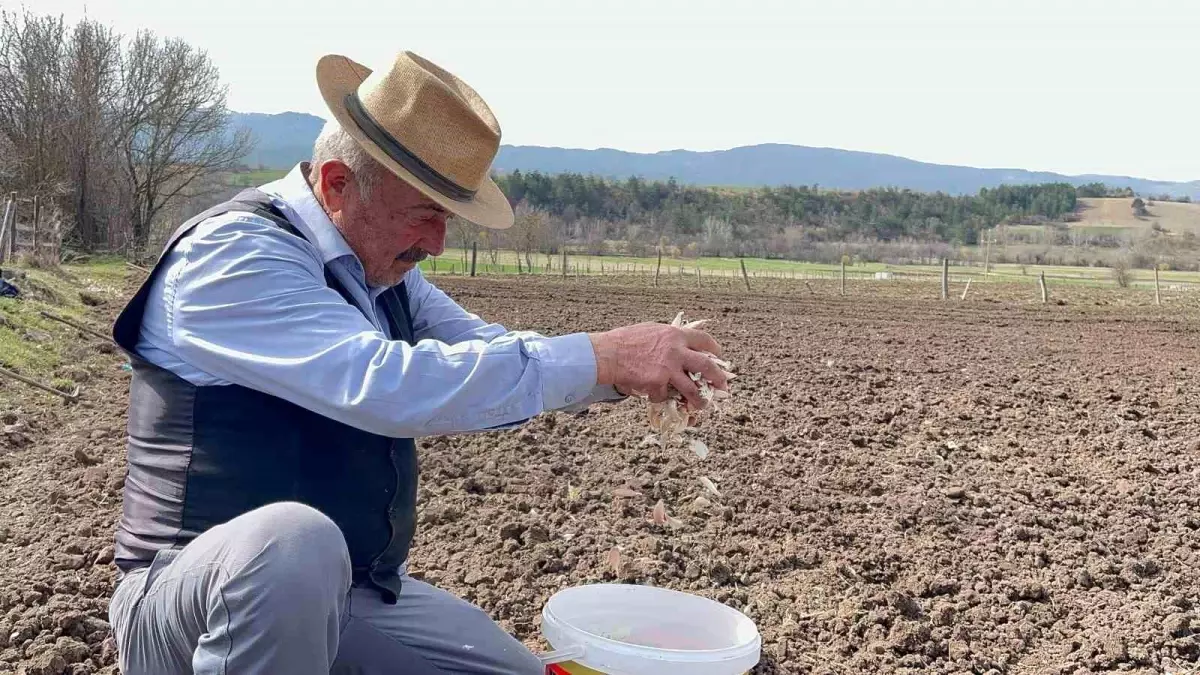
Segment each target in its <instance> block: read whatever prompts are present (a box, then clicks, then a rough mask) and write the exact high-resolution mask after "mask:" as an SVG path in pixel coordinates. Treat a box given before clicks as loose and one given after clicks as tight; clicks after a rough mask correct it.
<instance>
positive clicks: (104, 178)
mask: <svg viewBox="0 0 1200 675" xmlns="http://www.w3.org/2000/svg"><path fill="white" fill-rule="evenodd" d="M225 96H226V88H225V86H224V85H223V84H222V82H221V79H220V76H219V73H218V72H217V69H216V67H215V66H214V65H213V63H212V62H211V60H210V59H209V57H208V56H207V54H206V53H205V52H204V51H203V50H201V49H198V48H196V47H193V46H191V45H189V44H187V43H186V42H184V41H182V40H178V39H171V38H168V39H160V38H159V37H158V36H156V35H155V34H154V33H153V32H151V31H145V30H143V31H139V32H138V33H137V34H136V35H132V36H126V35H121V34H118V33H116V32H114V31H113V30H112V29H111V28H109V27H107V26H104V25H101V24H100V23H98V22H96V21H93V20H89V19H84V20H82V21H80V22H79V23H77V24H74V25H68V24H67V23H66V22H65V21H64V20H63V19H62V18H61V17H54V16H42V15H35V14H31V13H29V12H28V11H26V12H24V13H21V14H16V13H13V12H7V11H5V12H2V13H0V189H3V190H4V191H6V192H7V191H13V190H15V191H18V192H19V193H20V194H22V195H23V196H32V195H38V196H40V197H41V199H42V202H43V204H48V205H51V206H52V208H53V209H55V210H57V212H58V217H59V219H60V222H61V223H62V226H63V230H64V243H66V244H68V245H71V246H74V247H78V248H82V249H85V250H94V249H123V250H127V251H130V252H134V253H139V252H143V251H145V250H146V249H147V248H148V247H149V246H150V244H151V239H152V235H154V234H155V232H154V229H155V227H156V226H157V225H159V224H160V223H162V222H163V221H165V220H167V218H165V216H166V215H167V214H168V213H169V212H170V211H171V210H172V209H175V208H178V207H180V205H181V204H183V203H184V202H186V201H187V200H189V199H194V198H197V197H200V196H202V195H204V194H207V193H211V192H216V191H219V190H220V189H222V188H224V186H223V185H222V184H221V181H222V179H221V178H218V176H219V175H220V174H222V173H223V172H225V171H228V170H229V169H231V168H233V167H234V166H236V165H237V163H238V162H239V161H240V160H241V158H242V157H244V156H245V155H246V154H247V152H249V150H250V149H251V147H252V141H251V138H250V136H249V133H248V132H244V131H242V132H238V133H231V132H230V130H229V129H228V126H227V118H228V113H227V110H226V106H225ZM160 234H161V233H160Z"/></svg>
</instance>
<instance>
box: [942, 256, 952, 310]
mask: <svg viewBox="0 0 1200 675" xmlns="http://www.w3.org/2000/svg"><path fill="white" fill-rule="evenodd" d="M949 297H950V259H949V258H942V299H943V300H945V299H946V298H949Z"/></svg>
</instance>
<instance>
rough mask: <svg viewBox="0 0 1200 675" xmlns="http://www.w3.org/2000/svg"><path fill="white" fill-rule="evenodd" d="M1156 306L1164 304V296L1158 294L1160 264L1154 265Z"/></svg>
mask: <svg viewBox="0 0 1200 675" xmlns="http://www.w3.org/2000/svg"><path fill="white" fill-rule="evenodd" d="M1154 304H1156V305H1161V304H1162V296H1160V295H1159V294H1158V263H1154Z"/></svg>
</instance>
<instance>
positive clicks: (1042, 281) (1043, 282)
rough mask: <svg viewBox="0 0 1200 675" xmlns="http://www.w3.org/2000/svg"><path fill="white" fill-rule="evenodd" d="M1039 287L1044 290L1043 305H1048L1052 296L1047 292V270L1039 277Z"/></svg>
mask: <svg viewBox="0 0 1200 675" xmlns="http://www.w3.org/2000/svg"><path fill="white" fill-rule="evenodd" d="M1038 286H1039V287H1040V288H1041V289H1042V304H1043V305H1044V304H1046V303H1047V302H1048V301H1049V300H1050V294H1049V293H1047V292H1046V270H1042V273H1041V274H1039V275H1038Z"/></svg>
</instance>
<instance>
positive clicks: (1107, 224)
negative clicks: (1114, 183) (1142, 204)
mask: <svg viewBox="0 0 1200 675" xmlns="http://www.w3.org/2000/svg"><path fill="white" fill-rule="evenodd" d="M1132 203H1133V200H1132V199H1129V198H1125V197H1121V198H1104V199H1091V198H1083V199H1080V200H1079V210H1078V211H1077V213H1078V215H1079V216H1080V220H1079V221H1078V222H1075V223H1071V224H1070V227H1072V228H1088V229H1091V228H1106V229H1109V228H1115V229H1123V230H1148V229H1150V228H1152V227H1154V225H1155V223H1157V224H1158V225H1160V226H1161V227H1162V228H1163V229H1165V230H1167V231H1168V232H1174V233H1182V232H1189V231H1190V232H1197V233H1200V204H1182V203H1179V202H1154V203H1153V204H1149V205H1147V206H1146V210H1147V211H1148V212H1149V215H1147V216H1144V217H1141V218H1139V217H1137V216H1135V215H1133V208H1132Z"/></svg>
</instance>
